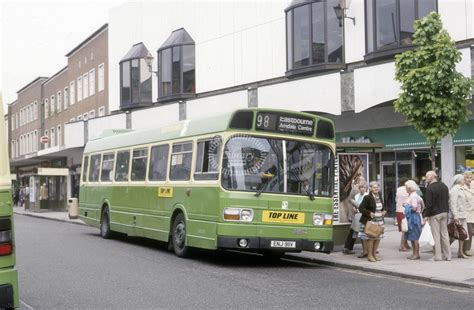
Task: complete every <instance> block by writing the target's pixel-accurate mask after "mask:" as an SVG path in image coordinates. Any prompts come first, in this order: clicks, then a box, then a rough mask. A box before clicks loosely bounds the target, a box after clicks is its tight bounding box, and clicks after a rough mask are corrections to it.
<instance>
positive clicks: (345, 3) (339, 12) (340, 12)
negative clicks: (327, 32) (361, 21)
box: [334, 0, 356, 26]
mask: <svg viewBox="0 0 474 310" xmlns="http://www.w3.org/2000/svg"><path fill="white" fill-rule="evenodd" d="M350 6H351V0H339V4H338V5H337V6H335V7H334V13H336V17H337V19H338V20H339V26H342V20H343V19H344V18H348V19H351V20H352V23H353V24H354V26H355V24H356V19H355V17H349V16H347V15H346V13H347V10H348V9H349V7H350Z"/></svg>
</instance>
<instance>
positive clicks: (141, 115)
mask: <svg viewBox="0 0 474 310" xmlns="http://www.w3.org/2000/svg"><path fill="white" fill-rule="evenodd" d="M177 121H179V105H178V104H177V103H173V104H168V105H164V106H158V107H155V108H151V109H145V110H139V111H135V112H132V129H147V128H154V127H161V126H166V125H169V124H173V123H176V122H177Z"/></svg>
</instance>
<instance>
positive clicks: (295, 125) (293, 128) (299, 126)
mask: <svg viewBox="0 0 474 310" xmlns="http://www.w3.org/2000/svg"><path fill="white" fill-rule="evenodd" d="M313 128H314V121H313V120H311V119H303V118H296V117H288V116H280V117H279V122H278V130H279V131H287V132H295V133H302V134H308V135H312V134H313Z"/></svg>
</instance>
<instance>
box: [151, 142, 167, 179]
mask: <svg viewBox="0 0 474 310" xmlns="http://www.w3.org/2000/svg"><path fill="white" fill-rule="evenodd" d="M160 147H166V148H167V150H166V165H165V171H164V172H165V177H164V179H160V180H156V179H152V178H150V172H152V169H151V163H152V160H151V159H152V152H153V149H154V148H160ZM170 148H171V146H170V144H169V143H162V144H154V145H151V146H150V150H149V155H148V165H147V170H148V172H147V181H148V182H166V181H169V170H170V160H171V156H170V155H171V153H170Z"/></svg>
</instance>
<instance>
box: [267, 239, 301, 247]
mask: <svg viewBox="0 0 474 310" xmlns="http://www.w3.org/2000/svg"><path fill="white" fill-rule="evenodd" d="M270 247H272V248H296V241H279V240H272V241H271V242H270Z"/></svg>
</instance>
